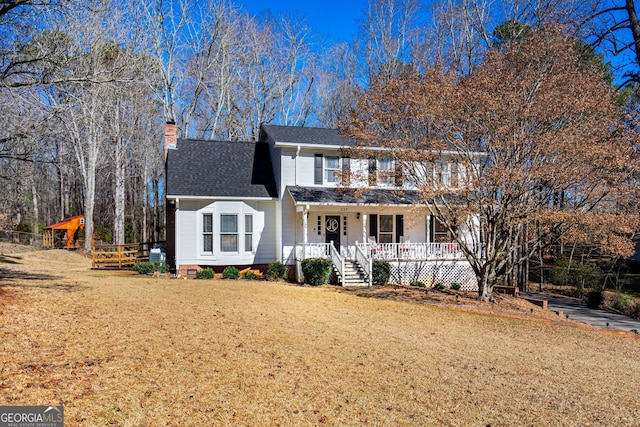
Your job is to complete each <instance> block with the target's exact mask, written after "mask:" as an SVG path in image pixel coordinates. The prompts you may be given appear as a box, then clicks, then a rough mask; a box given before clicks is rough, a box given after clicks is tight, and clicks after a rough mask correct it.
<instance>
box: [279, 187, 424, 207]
mask: <svg viewBox="0 0 640 427" xmlns="http://www.w3.org/2000/svg"><path fill="white" fill-rule="evenodd" d="M287 190H288V191H289V194H291V197H293V200H294V201H295V202H296V203H308V204H312V205H313V204H324V203H327V204H360V205H415V204H419V203H421V200H420V197H419V195H418V192H417V191H413V190H402V191H398V190H385V189H380V188H375V189H367V190H364V189H360V190H356V189H353V188H319V187H293V186H289V187H287Z"/></svg>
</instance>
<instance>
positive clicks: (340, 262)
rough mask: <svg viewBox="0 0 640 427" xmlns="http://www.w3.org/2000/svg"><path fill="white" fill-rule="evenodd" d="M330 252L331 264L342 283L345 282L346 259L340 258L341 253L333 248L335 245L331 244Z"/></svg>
mask: <svg viewBox="0 0 640 427" xmlns="http://www.w3.org/2000/svg"><path fill="white" fill-rule="evenodd" d="M329 252H330V254H331V262H332V263H333V266H334V267H335V269H336V270H337V271H338V275H339V276H340V281H344V258H342V257H341V256H340V252H339V251H338V250H337V249H336V247H335V246H333V243H331V244H329Z"/></svg>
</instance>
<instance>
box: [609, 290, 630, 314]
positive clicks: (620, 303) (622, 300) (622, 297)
mask: <svg viewBox="0 0 640 427" xmlns="http://www.w3.org/2000/svg"><path fill="white" fill-rule="evenodd" d="M632 305H633V298H631V296H629V295H627V294H623V293H622V292H618V294H617V295H616V300H615V301H614V302H613V308H615V309H616V310H618V311H620V312H621V313H624V314H628V313H630V312H631V309H632Z"/></svg>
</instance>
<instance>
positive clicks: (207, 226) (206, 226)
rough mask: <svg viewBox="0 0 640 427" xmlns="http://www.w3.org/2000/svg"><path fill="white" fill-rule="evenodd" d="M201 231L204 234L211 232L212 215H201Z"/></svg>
mask: <svg viewBox="0 0 640 427" xmlns="http://www.w3.org/2000/svg"><path fill="white" fill-rule="evenodd" d="M202 231H203V232H205V233H211V232H212V231H213V215H211V214H204V215H202Z"/></svg>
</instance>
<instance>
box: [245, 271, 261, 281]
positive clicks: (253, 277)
mask: <svg viewBox="0 0 640 427" xmlns="http://www.w3.org/2000/svg"><path fill="white" fill-rule="evenodd" d="M242 278H243V279H245V280H258V279H259V277H258V275H257V274H256V273H254V272H253V271H251V270H249V271H247V272H246V273H244V274H243V275H242Z"/></svg>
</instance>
